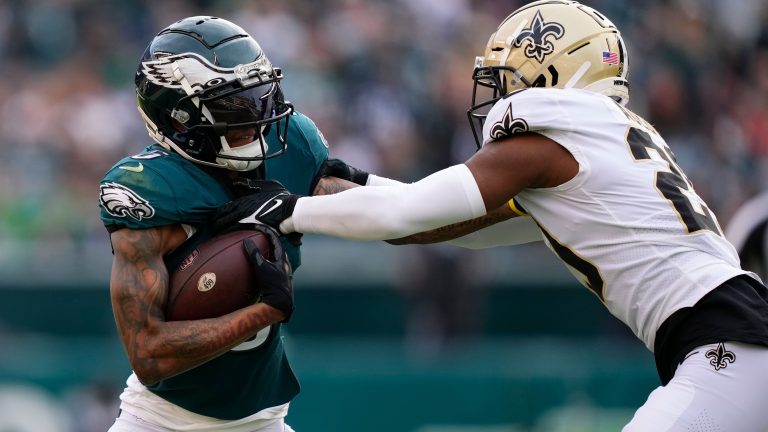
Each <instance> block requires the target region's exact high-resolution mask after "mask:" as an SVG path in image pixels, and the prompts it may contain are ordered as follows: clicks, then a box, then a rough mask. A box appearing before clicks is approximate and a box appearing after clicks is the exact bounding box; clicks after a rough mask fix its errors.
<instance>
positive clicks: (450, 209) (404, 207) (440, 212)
mask: <svg viewBox="0 0 768 432" xmlns="http://www.w3.org/2000/svg"><path fill="white" fill-rule="evenodd" d="M578 169H579V167H578V163H577V162H576V160H575V159H574V157H573V156H572V155H571V154H570V153H569V152H568V151H567V150H566V149H565V148H564V147H562V146H560V145H559V144H558V143H556V142H555V141H552V140H551V139H549V138H547V137H544V136H543V135H539V134H535V133H529V134H521V135H515V136H512V137H509V138H506V139H504V140H500V141H493V142H490V143H487V144H486V145H485V146H483V148H482V149H481V150H480V151H478V152H477V153H476V154H475V155H474V156H473V157H472V158H470V159H469V160H468V161H467V162H466V164H460V165H455V166H452V167H450V168H446V169H444V170H442V171H438V172H437V173H434V174H432V175H430V176H428V177H426V178H424V179H422V180H420V181H418V182H415V183H410V184H404V185H396V186H382V187H375V188H355V189H351V190H347V191H344V192H341V193H339V194H336V195H331V196H320V197H306V198H299V199H298V200H295V201H293V202H292V203H291V208H290V209H287V210H286V212H284V213H283V214H281V215H280V216H281V217H280V218H278V219H279V221H278V220H277V219H272V220H270V222H269V223H271V224H275V225H279V226H280V229H281V231H283V232H286V233H287V232H293V231H299V232H304V233H316V234H326V235H332V236H337V237H342V238H348V239H353V240H389V239H397V238H401V237H406V236H410V235H412V234H416V233H419V232H422V231H427V230H432V229H435V228H440V227H443V226H446V225H451V224H455V223H457V222H462V221H466V220H469V219H473V218H476V217H480V216H485V215H486V209H496V208H498V207H500V206H501V205H503V204H505V203H506V202H507V200H509V198H510V197H513V196H516V195H517V194H518V193H519V192H520V191H521V190H523V189H525V188H547V187H554V186H557V185H560V184H563V183H564V182H566V181H568V180H569V179H571V178H573V177H574V176H575V175H576V174H577V173H578ZM264 198H265V199H268V198H269V197H264ZM278 205H279V203H278ZM286 213H287V214H289V215H290V214H292V217H287V216H284V215H285V214H286ZM259 216H260V215H255V217H256V218H258V217H259ZM280 221H282V222H280Z"/></svg>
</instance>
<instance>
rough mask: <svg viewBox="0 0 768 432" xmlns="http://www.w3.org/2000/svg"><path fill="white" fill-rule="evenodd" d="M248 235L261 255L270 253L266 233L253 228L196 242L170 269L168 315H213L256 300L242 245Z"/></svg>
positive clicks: (178, 318) (185, 317)
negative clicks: (199, 242) (187, 253)
mask: <svg viewBox="0 0 768 432" xmlns="http://www.w3.org/2000/svg"><path fill="white" fill-rule="evenodd" d="M249 237H250V238H252V239H253V241H254V242H255V243H256V246H257V247H258V248H259V250H260V251H261V253H262V255H264V256H266V257H269V256H271V255H270V254H271V247H270V244H269V240H268V238H267V236H266V235H264V234H263V233H262V232H260V231H254V230H243V231H233V232H230V233H226V234H222V235H220V236H216V237H213V238H211V239H210V240H207V241H205V242H203V243H201V244H200V245H199V246H197V248H195V249H194V250H193V251H192V252H191V253H190V254H189V255H188V256H187V257H186V258H185V259H184V260H183V261H182V262H181V264H180V265H179V266H178V267H177V268H176V269H174V270H173V271H172V272H171V276H170V283H169V285H170V290H169V291H170V292H169V294H168V304H167V306H166V310H165V318H166V319H167V320H168V321H185V320H197V319H205V318H214V317H218V316H222V315H225V314H228V313H230V312H232V311H235V310H237V309H240V308H243V307H245V306H248V305H251V304H253V302H254V301H256V290H255V287H256V279H255V275H254V273H253V266H252V265H251V263H250V261H249V260H248V257H247V256H246V254H245V249H244V248H243V240H244V239H246V238H249Z"/></svg>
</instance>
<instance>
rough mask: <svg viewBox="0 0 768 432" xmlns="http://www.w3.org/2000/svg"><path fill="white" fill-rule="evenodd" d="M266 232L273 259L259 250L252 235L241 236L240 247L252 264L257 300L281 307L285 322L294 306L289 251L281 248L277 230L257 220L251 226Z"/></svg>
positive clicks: (274, 306)
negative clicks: (257, 222) (256, 222)
mask: <svg viewBox="0 0 768 432" xmlns="http://www.w3.org/2000/svg"><path fill="white" fill-rule="evenodd" d="M253 228H254V229H256V230H259V231H261V232H263V233H264V234H266V236H267V238H268V239H269V243H270V245H271V247H272V254H273V255H274V256H273V261H270V260H269V259H267V258H266V257H264V256H263V255H262V254H261V251H259V248H258V247H257V246H256V243H255V242H254V241H253V239H251V238H246V239H245V240H243V248H244V249H245V254H246V256H248V260H249V261H250V262H251V264H252V265H253V269H254V272H255V274H256V283H257V286H258V290H259V292H258V295H257V298H258V301H260V302H262V303H265V304H268V305H270V306H272V307H273V308H275V309H277V310H279V311H281V312H282V313H283V314H284V315H285V319H284V320H283V321H281V322H288V321H289V320H290V319H291V315H292V314H293V310H294V309H295V306H294V304H293V280H292V279H293V272H292V271H291V264H290V262H289V261H288V254H286V253H285V251H284V250H283V246H282V244H281V243H280V239H279V238H278V235H277V232H276V231H275V230H274V229H272V228H270V227H268V226H266V225H261V224H257V225H255V226H254V227H253Z"/></svg>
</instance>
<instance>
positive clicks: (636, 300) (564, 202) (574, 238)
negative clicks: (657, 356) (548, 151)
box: [483, 88, 747, 351]
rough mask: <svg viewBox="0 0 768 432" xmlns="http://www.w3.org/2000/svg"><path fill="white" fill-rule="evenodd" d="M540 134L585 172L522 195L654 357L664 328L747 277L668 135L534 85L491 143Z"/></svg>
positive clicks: (600, 102) (502, 104)
mask: <svg viewBox="0 0 768 432" xmlns="http://www.w3.org/2000/svg"><path fill="white" fill-rule="evenodd" d="M524 131H535V132H536V133H539V134H541V135H544V136H546V137H548V138H550V139H552V140H554V141H555V142H557V143H559V144H560V145H561V146H563V147H564V148H566V149H567V150H568V151H569V152H570V153H571V154H572V155H573V157H574V158H575V159H576V161H577V162H578V164H579V172H578V174H576V176H575V177H574V178H572V179H571V180H569V181H567V182H566V183H564V184H562V185H560V186H557V187H554V188H543V189H524V190H523V191H522V192H520V194H519V195H518V196H517V197H515V200H516V201H517V202H518V203H519V204H521V206H522V207H523V208H524V210H525V211H526V212H527V213H529V214H530V215H531V216H532V217H533V219H534V220H535V221H536V223H537V224H538V225H539V227H540V228H541V230H542V233H543V234H544V238H545V242H546V243H547V246H548V247H549V248H550V249H551V250H552V251H553V252H554V253H555V254H556V255H557V256H558V257H559V258H560V259H561V260H562V261H563V262H564V263H565V264H566V266H567V267H568V268H569V270H571V272H572V273H573V274H574V275H575V276H576V277H577V278H578V279H579V280H580V281H581V282H582V283H583V284H584V285H585V286H586V287H587V288H589V289H590V290H592V291H593V292H594V293H595V294H596V295H597V296H598V297H599V298H600V300H601V301H602V302H603V303H604V304H605V306H606V307H607V308H608V310H609V311H610V312H611V313H612V314H613V315H615V316H616V317H617V318H619V319H620V320H621V321H622V322H624V323H625V324H627V325H628V326H629V327H630V328H631V329H632V331H633V332H634V333H635V335H637V337H639V338H640V339H641V340H642V341H643V342H644V343H645V345H646V346H647V347H648V348H649V349H650V350H652V351H653V346H654V340H655V337H656V331H657V330H658V329H659V326H660V325H661V324H662V323H663V322H664V320H665V319H667V318H668V317H669V316H670V315H671V314H672V313H673V312H675V311H677V310H679V309H681V308H684V307H689V306H693V305H694V304H695V303H696V302H697V301H698V300H699V299H701V298H702V297H703V296H704V295H705V294H707V293H708V292H710V291H711V290H713V289H714V288H716V287H717V286H718V285H720V284H721V283H723V282H725V281H726V280H728V279H730V278H732V277H734V276H737V275H740V274H744V273H747V272H745V271H744V270H742V269H741V267H740V265H739V259H738V255H737V254H736V251H735V250H734V248H733V246H732V245H731V244H730V243H729V242H728V241H727V240H725V238H724V237H723V236H722V231H721V229H720V227H719V225H718V223H717V219H716V218H715V215H714V214H712V212H711V211H710V209H709V208H708V207H707V205H706V204H705V203H704V202H703V201H702V200H701V198H700V197H699V196H698V195H697V194H696V192H695V191H694V190H693V187H692V186H691V183H690V181H689V180H688V179H687V177H686V176H685V174H683V172H682V171H681V170H680V167H679V166H678V165H677V163H676V162H675V158H674V155H673V154H672V152H671V151H670V149H669V147H668V146H667V144H666V143H665V142H664V140H663V139H662V138H661V136H659V134H658V133H657V132H656V131H655V130H654V129H653V127H651V126H650V125H649V124H648V123H647V122H645V121H644V120H643V119H642V118H640V117H638V116H637V115H635V114H633V113H632V112H630V111H628V110H626V109H625V108H623V107H621V106H620V105H618V104H617V103H615V102H614V101H613V100H612V99H610V98H608V97H606V96H602V95H599V94H597V93H593V92H589V91H585V90H576V89H568V90H560V89H543V88H532V89H526V90H524V91H519V92H516V93H512V94H510V95H508V96H506V97H505V98H503V99H501V100H499V101H498V102H497V103H496V104H495V105H494V106H493V108H492V109H491V110H490V112H489V113H488V117H487V119H486V121H485V124H484V126H483V139H484V143H487V142H489V141H493V140H496V139H502V138H504V137H506V136H508V135H511V134H514V133H519V132H524Z"/></svg>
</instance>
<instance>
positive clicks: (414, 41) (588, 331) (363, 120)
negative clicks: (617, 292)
mask: <svg viewBox="0 0 768 432" xmlns="http://www.w3.org/2000/svg"><path fill="white" fill-rule="evenodd" d="M523 3H525V2H523V1H499V0H476V1H470V0H389V1H383V0H381V1H375V0H316V1H312V2H307V1H297V0H292V1H285V0H284V1H274V0H273V1H213V0H209V1H204V0H198V1H179V0H169V1H163V2H157V1H154V2H153V1H118V0H101V1H96V0H39V1H34V2H32V1H23V0H6V1H2V2H0V65H2V67H0V152H2V153H1V154H2V156H1V157H0V431H2V432H26V431H34V432H40V431H46V432H95V431H103V430H105V428H106V426H107V425H109V424H111V419H112V418H113V417H114V415H115V413H116V410H117V395H118V393H119V391H120V389H121V387H122V385H123V382H124V379H125V378H126V376H127V375H128V373H129V366H128V363H127V361H126V360H125V357H124V355H123V352H122V348H121V347H120V345H119V343H118V340H117V337H116V334H115V331H114V325H113V321H112V317H111V311H110V306H109V300H108V283H107V278H108V274H109V267H110V262H111V255H110V250H109V245H108V240H107V235H106V232H105V230H104V229H103V227H102V226H101V224H100V222H99V220H98V208H97V199H96V194H97V184H98V180H99V179H100V177H101V175H102V174H103V173H104V172H105V170H106V169H107V168H108V167H109V166H110V165H111V164H112V163H114V162H115V161H116V160H117V159H119V158H120V157H121V156H123V155H126V154H132V153H136V152H138V151H139V150H140V149H141V148H143V147H144V146H145V145H146V144H148V143H149V140H148V138H147V136H146V133H145V131H144V128H143V125H142V124H141V123H140V120H139V116H138V114H137V112H136V108H135V103H134V96H133V87H132V77H133V72H134V68H135V66H136V63H137V60H138V58H139V55H140V54H141V52H142V51H143V49H144V47H145V46H146V44H147V43H148V41H149V40H150V39H151V37H152V36H153V35H154V34H155V33H156V32H157V31H159V30H160V29H161V28H163V27H165V26H166V25H168V24H169V23H171V22H173V21H175V20H177V19H179V18H181V17H184V16H189V15H197V14H201V15H217V16H221V17H224V18H228V19H231V20H233V21H235V22H237V23H238V24H240V25H241V26H243V27H244V28H245V29H246V30H248V31H249V32H250V33H251V34H252V35H253V36H254V37H255V38H256V39H257V40H258V41H259V43H260V44H261V45H262V47H263V48H264V49H265V50H266V52H267V54H268V56H269V58H270V59H271V60H272V62H273V63H274V64H276V65H278V66H281V67H283V69H284V71H285V74H286V79H285V81H284V90H285V92H286V94H287V96H288V98H289V99H290V100H292V101H293V102H294V103H295V104H296V106H297V107H298V109H299V110H300V111H302V112H304V113H306V114H308V115H309V116H310V117H312V118H313V119H314V120H315V121H316V123H317V124H318V125H319V127H320V128H321V130H322V131H323V132H324V134H325V136H326V137H327V138H328V141H329V142H330V143H331V150H332V154H333V155H334V156H336V157H340V158H343V159H345V160H347V161H348V162H350V163H351V164H354V165H357V166H359V167H361V168H365V169H368V170H370V171H372V172H376V173H379V174H382V175H386V176H390V177H393V178H398V179H403V180H412V179H417V178H420V177H421V176H422V175H424V174H426V173H429V172H432V171H434V170H436V169H439V168H442V167H445V166H447V165H449V164H452V163H456V162H458V161H462V160H464V158H465V157H466V156H467V155H469V154H471V152H472V151H473V145H474V144H473V141H472V138H471V134H470V131H469V128H468V127H467V122H466V119H465V112H466V109H467V107H468V104H469V100H470V95H471V79H470V73H471V67H472V61H473V59H474V56H475V55H479V54H481V52H482V49H483V47H484V44H485V42H486V40H487V37H488V35H489V34H490V33H491V32H492V30H493V29H494V28H495V27H496V25H497V24H498V23H499V22H500V20H501V19H502V18H503V17H505V16H506V15H507V14H508V13H509V12H511V11H512V10H514V9H515V8H517V7H518V6H520V5H521V4H523ZM584 3H586V4H588V5H592V6H594V7H596V8H598V9H599V10H600V11H602V12H603V13H604V14H606V15H607V16H608V17H610V18H611V19H612V20H613V21H614V22H615V23H616V24H617V25H618V26H619V28H620V29H621V30H622V32H623V34H624V37H625V40H626V42H627V45H628V50H629V60H630V68H631V69H630V80H631V83H632V87H633V91H632V97H631V101H630V105H629V106H630V107H631V108H632V109H633V110H635V111H636V112H638V113H640V114H642V115H644V116H646V117H647V118H648V119H649V120H650V121H651V122H652V123H653V124H655V125H656V126H657V128H658V129H659V130H660V131H661V132H662V134H663V135H664V136H665V137H667V140H668V142H669V144H670V145H671V147H672V149H673V151H674V152H675V153H676V155H677V157H678V159H679V162H680V164H681V165H682V166H683V167H684V169H685V170H686V172H687V173H688V174H689V176H690V177H691V179H692V181H693V183H694V185H695V187H696V189H697V191H698V192H699V194H700V195H702V196H703V197H704V199H705V200H706V201H707V202H708V203H709V204H710V207H712V208H713V210H714V211H715V212H716V213H717V214H718V216H719V218H720V222H721V224H722V225H723V226H724V225H725V224H727V222H728V220H729V218H730V216H731V215H732V214H733V213H734V211H735V210H736V209H737V208H738V206H739V205H740V204H742V203H743V202H744V201H745V200H746V199H748V198H750V197H751V196H753V195H755V194H756V193H757V192H758V191H759V190H760V189H761V188H762V187H763V185H764V184H766V181H767V180H768V164H767V163H766V162H768V159H767V158H766V155H767V154H768V28H767V27H765V24H764V23H766V22H768V7H767V5H766V2H765V1H764V0H736V1H729V2H722V1H717V0H677V1H675V0H668V1H662V0H659V1H630V0H602V1H585V2H584ZM304 243H305V245H306V246H305V252H304V254H305V255H304V256H305V258H304V263H305V264H304V265H303V267H302V268H301V269H300V270H299V272H298V274H297V278H296V286H297V293H296V299H297V303H298V310H297V314H296V315H295V319H294V320H293V321H292V322H291V324H290V325H288V326H287V341H288V349H289V351H290V352H289V355H290V357H291V359H292V363H293V365H294V368H295V369H296V371H297V373H298V375H299V377H300V379H301V380H302V383H303V391H302V393H301V394H300V395H299V397H298V398H297V399H296V400H295V402H294V404H293V406H292V410H291V414H290V415H289V423H290V424H292V425H293V426H294V427H295V428H296V429H297V431H299V432H302V431H304V432H308V431H321V432H323V431H333V432H346V431H366V432H378V431H388V432H392V431H394V432H398V431H409V432H410V431H413V432H459V431H461V432H501V431H505V432H511V431H514V432H545V431H546V432H553V431H554V432H557V431H568V432H574V431H575V432H578V431H591V432H597V431H603V430H605V431H609V430H610V431H615V430H618V429H619V428H620V425H621V424H623V423H622V422H625V421H627V419H628V418H629V417H630V416H631V414H632V410H633V408H635V407H637V406H639V405H640V404H641V403H642V402H643V400H644V399H645V397H646V395H647V394H648V393H649V392H650V390H651V389H652V388H654V387H655V386H656V385H657V382H658V381H657V378H656V375H655V371H654V369H653V358H652V356H651V354H650V353H649V352H647V351H646V350H645V348H644V347H643V346H642V345H641V344H640V343H639V342H638V341H636V340H635V339H634V338H633V337H632V336H631V335H629V334H628V332H627V331H626V330H625V329H623V327H621V325H619V324H618V322H617V321H616V320H615V319H613V318H612V317H610V316H609V315H608V314H607V313H606V312H605V311H604V310H602V308H601V306H600V305H599V302H597V301H596V299H594V298H593V297H592V295H591V294H589V293H588V291H587V290H584V289H582V288H580V287H579V286H578V285H577V284H576V282H575V280H574V279H572V278H571V277H570V276H569V275H568V274H567V272H566V271H565V270H564V268H563V267H562V266H561V265H560V264H559V263H557V262H556V261H555V260H554V258H553V257H551V256H550V255H549V253H548V252H547V251H545V250H544V249H543V248H542V247H540V246H524V247H518V248H509V249H497V250H489V251H464V250H457V249H454V248H449V247H444V246H429V247H416V246H405V247H395V246H389V245H386V244H383V243H353V242H345V241H340V240H333V239H328V238H322V237H310V236H307V237H305V242H304Z"/></svg>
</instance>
